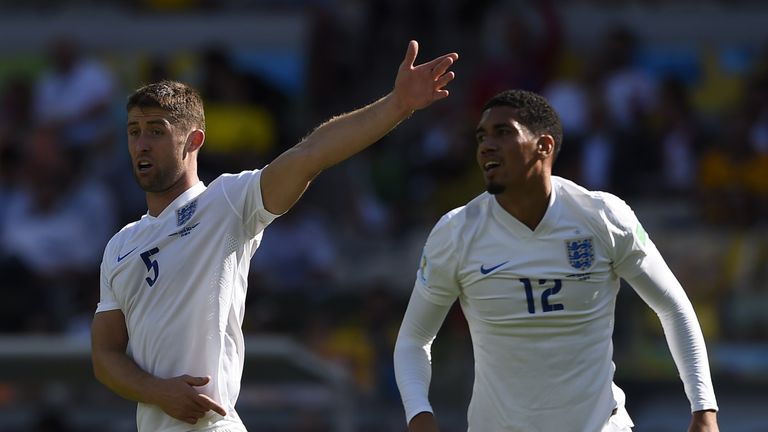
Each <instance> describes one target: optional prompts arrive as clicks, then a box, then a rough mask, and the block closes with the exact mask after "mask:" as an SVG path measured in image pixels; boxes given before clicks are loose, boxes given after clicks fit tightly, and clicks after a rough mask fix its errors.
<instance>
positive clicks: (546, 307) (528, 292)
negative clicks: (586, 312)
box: [520, 278, 565, 314]
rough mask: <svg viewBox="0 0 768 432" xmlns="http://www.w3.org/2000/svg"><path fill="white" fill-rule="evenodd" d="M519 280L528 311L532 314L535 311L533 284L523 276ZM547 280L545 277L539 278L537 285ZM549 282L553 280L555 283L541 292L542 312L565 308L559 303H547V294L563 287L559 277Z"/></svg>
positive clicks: (544, 283) (554, 292) (543, 283)
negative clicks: (523, 290) (523, 289)
mask: <svg viewBox="0 0 768 432" xmlns="http://www.w3.org/2000/svg"><path fill="white" fill-rule="evenodd" d="M520 282H522V283H523V287H525V300H526V301H527V302H528V313H530V314H534V313H536V304H535V303H534V298H533V285H532V284H531V280H530V279H526V278H523V279H520ZM547 282H549V281H548V280H547V279H539V286H542V285H546V284H547ZM551 282H554V284H555V285H554V286H553V287H551V288H547V289H545V290H544V291H543V292H542V293H541V311H542V312H552V311H559V310H563V309H565V307H564V306H563V305H562V304H560V303H552V304H550V303H549V296H551V295H552V294H557V293H559V292H560V289H561V288H562V287H563V283H562V281H561V280H560V279H554V280H552V281H551Z"/></svg>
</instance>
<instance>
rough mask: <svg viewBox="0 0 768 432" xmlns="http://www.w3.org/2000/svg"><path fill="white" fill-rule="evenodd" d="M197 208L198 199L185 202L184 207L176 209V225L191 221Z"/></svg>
mask: <svg viewBox="0 0 768 432" xmlns="http://www.w3.org/2000/svg"><path fill="white" fill-rule="evenodd" d="M195 210H197V200H194V201H192V202H191V203H189V204H185V205H184V206H183V207H180V208H179V209H178V210H176V226H182V225H184V224H185V223H187V222H189V220H190V219H192V216H194V215H195Z"/></svg>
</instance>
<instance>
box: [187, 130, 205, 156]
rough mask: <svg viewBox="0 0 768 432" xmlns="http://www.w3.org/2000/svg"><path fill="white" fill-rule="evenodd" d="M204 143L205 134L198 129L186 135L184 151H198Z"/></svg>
mask: <svg viewBox="0 0 768 432" xmlns="http://www.w3.org/2000/svg"><path fill="white" fill-rule="evenodd" d="M203 142H205V132H203V131H202V130H200V129H194V130H192V132H190V133H189V135H187V142H186V144H185V150H186V151H187V153H191V152H194V151H197V150H200V147H202V146H203Z"/></svg>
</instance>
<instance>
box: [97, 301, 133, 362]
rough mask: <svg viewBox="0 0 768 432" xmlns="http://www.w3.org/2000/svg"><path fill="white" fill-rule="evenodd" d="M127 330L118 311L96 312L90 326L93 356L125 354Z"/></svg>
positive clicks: (120, 312)
mask: <svg viewBox="0 0 768 432" xmlns="http://www.w3.org/2000/svg"><path fill="white" fill-rule="evenodd" d="M127 347H128V328H127V327H126V325H125V315H123V311H121V310H120V309H115V310H109V311H105V312H97V313H96V314H95V315H94V317H93V324H91V349H92V351H93V354H94V356H96V355H98V354H100V353H105V352H122V353H125V350H126V348H127Z"/></svg>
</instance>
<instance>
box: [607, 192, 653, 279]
mask: <svg viewBox="0 0 768 432" xmlns="http://www.w3.org/2000/svg"><path fill="white" fill-rule="evenodd" d="M603 212H604V217H605V222H606V224H607V226H608V231H609V237H610V238H609V239H608V243H609V244H610V246H611V248H612V253H613V256H612V259H613V268H614V270H615V271H616V274H618V275H619V276H621V277H623V278H629V277H633V276H636V275H638V274H640V273H641V272H642V271H643V269H642V265H643V261H644V260H645V258H646V257H647V256H648V251H650V250H655V249H656V247H655V246H654V245H653V242H652V241H651V239H650V238H649V237H648V233H646V232H645V229H644V228H643V226H642V224H641V223H640V221H639V220H638V219H637V216H635V212H634V211H632V209H631V208H630V207H629V206H628V205H627V204H626V203H625V202H624V201H622V200H621V199H619V198H617V197H615V196H613V195H608V194H606V197H605V207H604V210H603Z"/></svg>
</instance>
